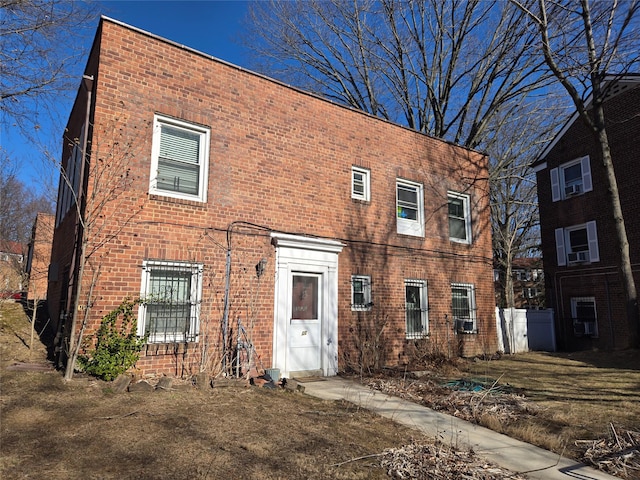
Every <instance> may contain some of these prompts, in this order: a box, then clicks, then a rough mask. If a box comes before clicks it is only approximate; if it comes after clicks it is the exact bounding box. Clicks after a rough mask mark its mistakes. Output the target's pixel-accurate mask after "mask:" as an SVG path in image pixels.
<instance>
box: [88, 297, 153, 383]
mask: <svg viewBox="0 0 640 480" xmlns="http://www.w3.org/2000/svg"><path fill="white" fill-rule="evenodd" d="M139 304H140V300H139V299H138V300H131V299H129V298H126V299H124V300H123V301H122V303H121V304H120V305H119V306H118V308H116V309H115V310H112V311H111V312H109V313H108V314H107V315H105V316H104V317H103V318H102V321H101V323H100V328H99V329H98V331H97V332H96V334H95V336H94V337H95V348H91V349H89V350H88V351H87V352H86V354H84V355H80V356H79V357H78V364H79V366H80V368H81V369H82V370H83V371H85V372H86V373H88V374H89V375H93V376H96V377H98V378H101V379H103V380H107V381H110V380H113V379H114V378H116V377H117V376H118V375H120V374H122V373H124V372H126V371H127V370H128V369H130V368H131V367H133V366H134V365H135V363H136V362H137V361H138V359H139V358H140V351H141V350H142V348H143V347H144V345H145V343H146V341H147V338H146V337H142V338H141V337H138V335H137V329H138V327H137V320H136V315H135V314H134V308H135V307H137V306H138V305H139Z"/></svg>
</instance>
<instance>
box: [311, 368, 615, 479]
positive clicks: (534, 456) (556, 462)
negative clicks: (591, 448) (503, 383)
mask: <svg viewBox="0 0 640 480" xmlns="http://www.w3.org/2000/svg"><path fill="white" fill-rule="evenodd" d="M301 380H304V379H301ZM301 383H302V382H301ZM303 385H304V388H305V391H304V393H306V394H307V395H311V396H313V397H317V398H321V399H324V400H340V399H344V400H347V401H349V402H352V403H354V404H356V405H360V406H361V407H363V408H366V409H368V410H371V411H374V412H376V413H378V414H379V415H382V416H383V417H387V418H390V419H392V420H394V421H396V422H397V423H400V424H403V425H406V426H409V427H412V428H415V429H417V430H420V431H421V432H423V433H424V434H425V435H427V436H428V437H433V438H435V437H436V436H437V437H439V438H441V439H442V441H443V442H445V443H450V444H452V445H458V446H466V447H470V448H472V449H473V450H474V452H476V453H477V454H478V455H480V456H482V457H484V458H486V459H487V460H489V461H491V462H493V463H495V464H496V465H498V466H500V467H503V468H507V469H509V470H511V471H513V472H518V473H520V472H522V473H523V474H525V475H526V476H527V477H528V478H531V479H540V480H555V479H558V480H568V479H580V480H607V479H609V480H615V479H616V478H617V477H613V476H611V475H608V474H606V473H604V472H601V471H599V470H595V469H593V468H591V467H587V466H585V465H583V464H582V463H579V462H576V461H574V460H570V459H567V458H564V457H561V458H559V456H558V455H557V454H555V453H552V452H549V451H547V450H544V449H542V448H539V447H536V446H533V445H530V444H528V443H525V442H521V441H519V440H514V439H512V438H510V437H507V436H506V435H502V434H500V433H496V432H494V431H492V430H489V429H487V428H484V427H480V426H478V425H474V424H472V423H469V422H466V421H464V420H460V419H458V418H456V417H453V416H451V415H447V414H444V413H440V412H436V411H434V410H431V409H429V408H427V407H423V406H421V405H417V404H415V403H412V402H408V401H406V400H402V399H400V398H396V397H393V396H390V395H386V394H384V393H381V392H378V391H375V390H371V389H370V388H368V387H366V386H364V385H360V384H358V383H356V382H354V381H351V380H347V379H344V378H340V377H326V378H324V379H322V380H319V381H313V382H304V383H303Z"/></svg>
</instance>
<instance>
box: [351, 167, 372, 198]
mask: <svg viewBox="0 0 640 480" xmlns="http://www.w3.org/2000/svg"><path fill="white" fill-rule="evenodd" d="M357 176H362V179H361V180H360V179H357V178H356V177H357ZM359 184H361V185H362V192H359V191H356V186H357V185H359ZM351 198H353V199H354V200H362V201H363V202H369V201H371V171H370V170H369V169H367V168H361V167H356V166H353V167H351Z"/></svg>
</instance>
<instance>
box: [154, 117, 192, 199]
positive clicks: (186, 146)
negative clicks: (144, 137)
mask: <svg viewBox="0 0 640 480" xmlns="http://www.w3.org/2000/svg"><path fill="white" fill-rule="evenodd" d="M200 137H201V135H200V134H199V133H194V132H189V131H186V130H182V129H179V128H174V127H171V126H169V125H162V127H161V135H160V155H159V158H158V188H159V189H161V190H171V191H175V192H182V193H189V194H193V195H197V194H198V186H199V178H198V177H199V173H200V165H199V162H200Z"/></svg>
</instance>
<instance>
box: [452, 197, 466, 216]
mask: <svg viewBox="0 0 640 480" xmlns="http://www.w3.org/2000/svg"><path fill="white" fill-rule="evenodd" d="M449 216H451V217H455V218H464V201H463V200H462V199H461V198H453V197H449Z"/></svg>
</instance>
